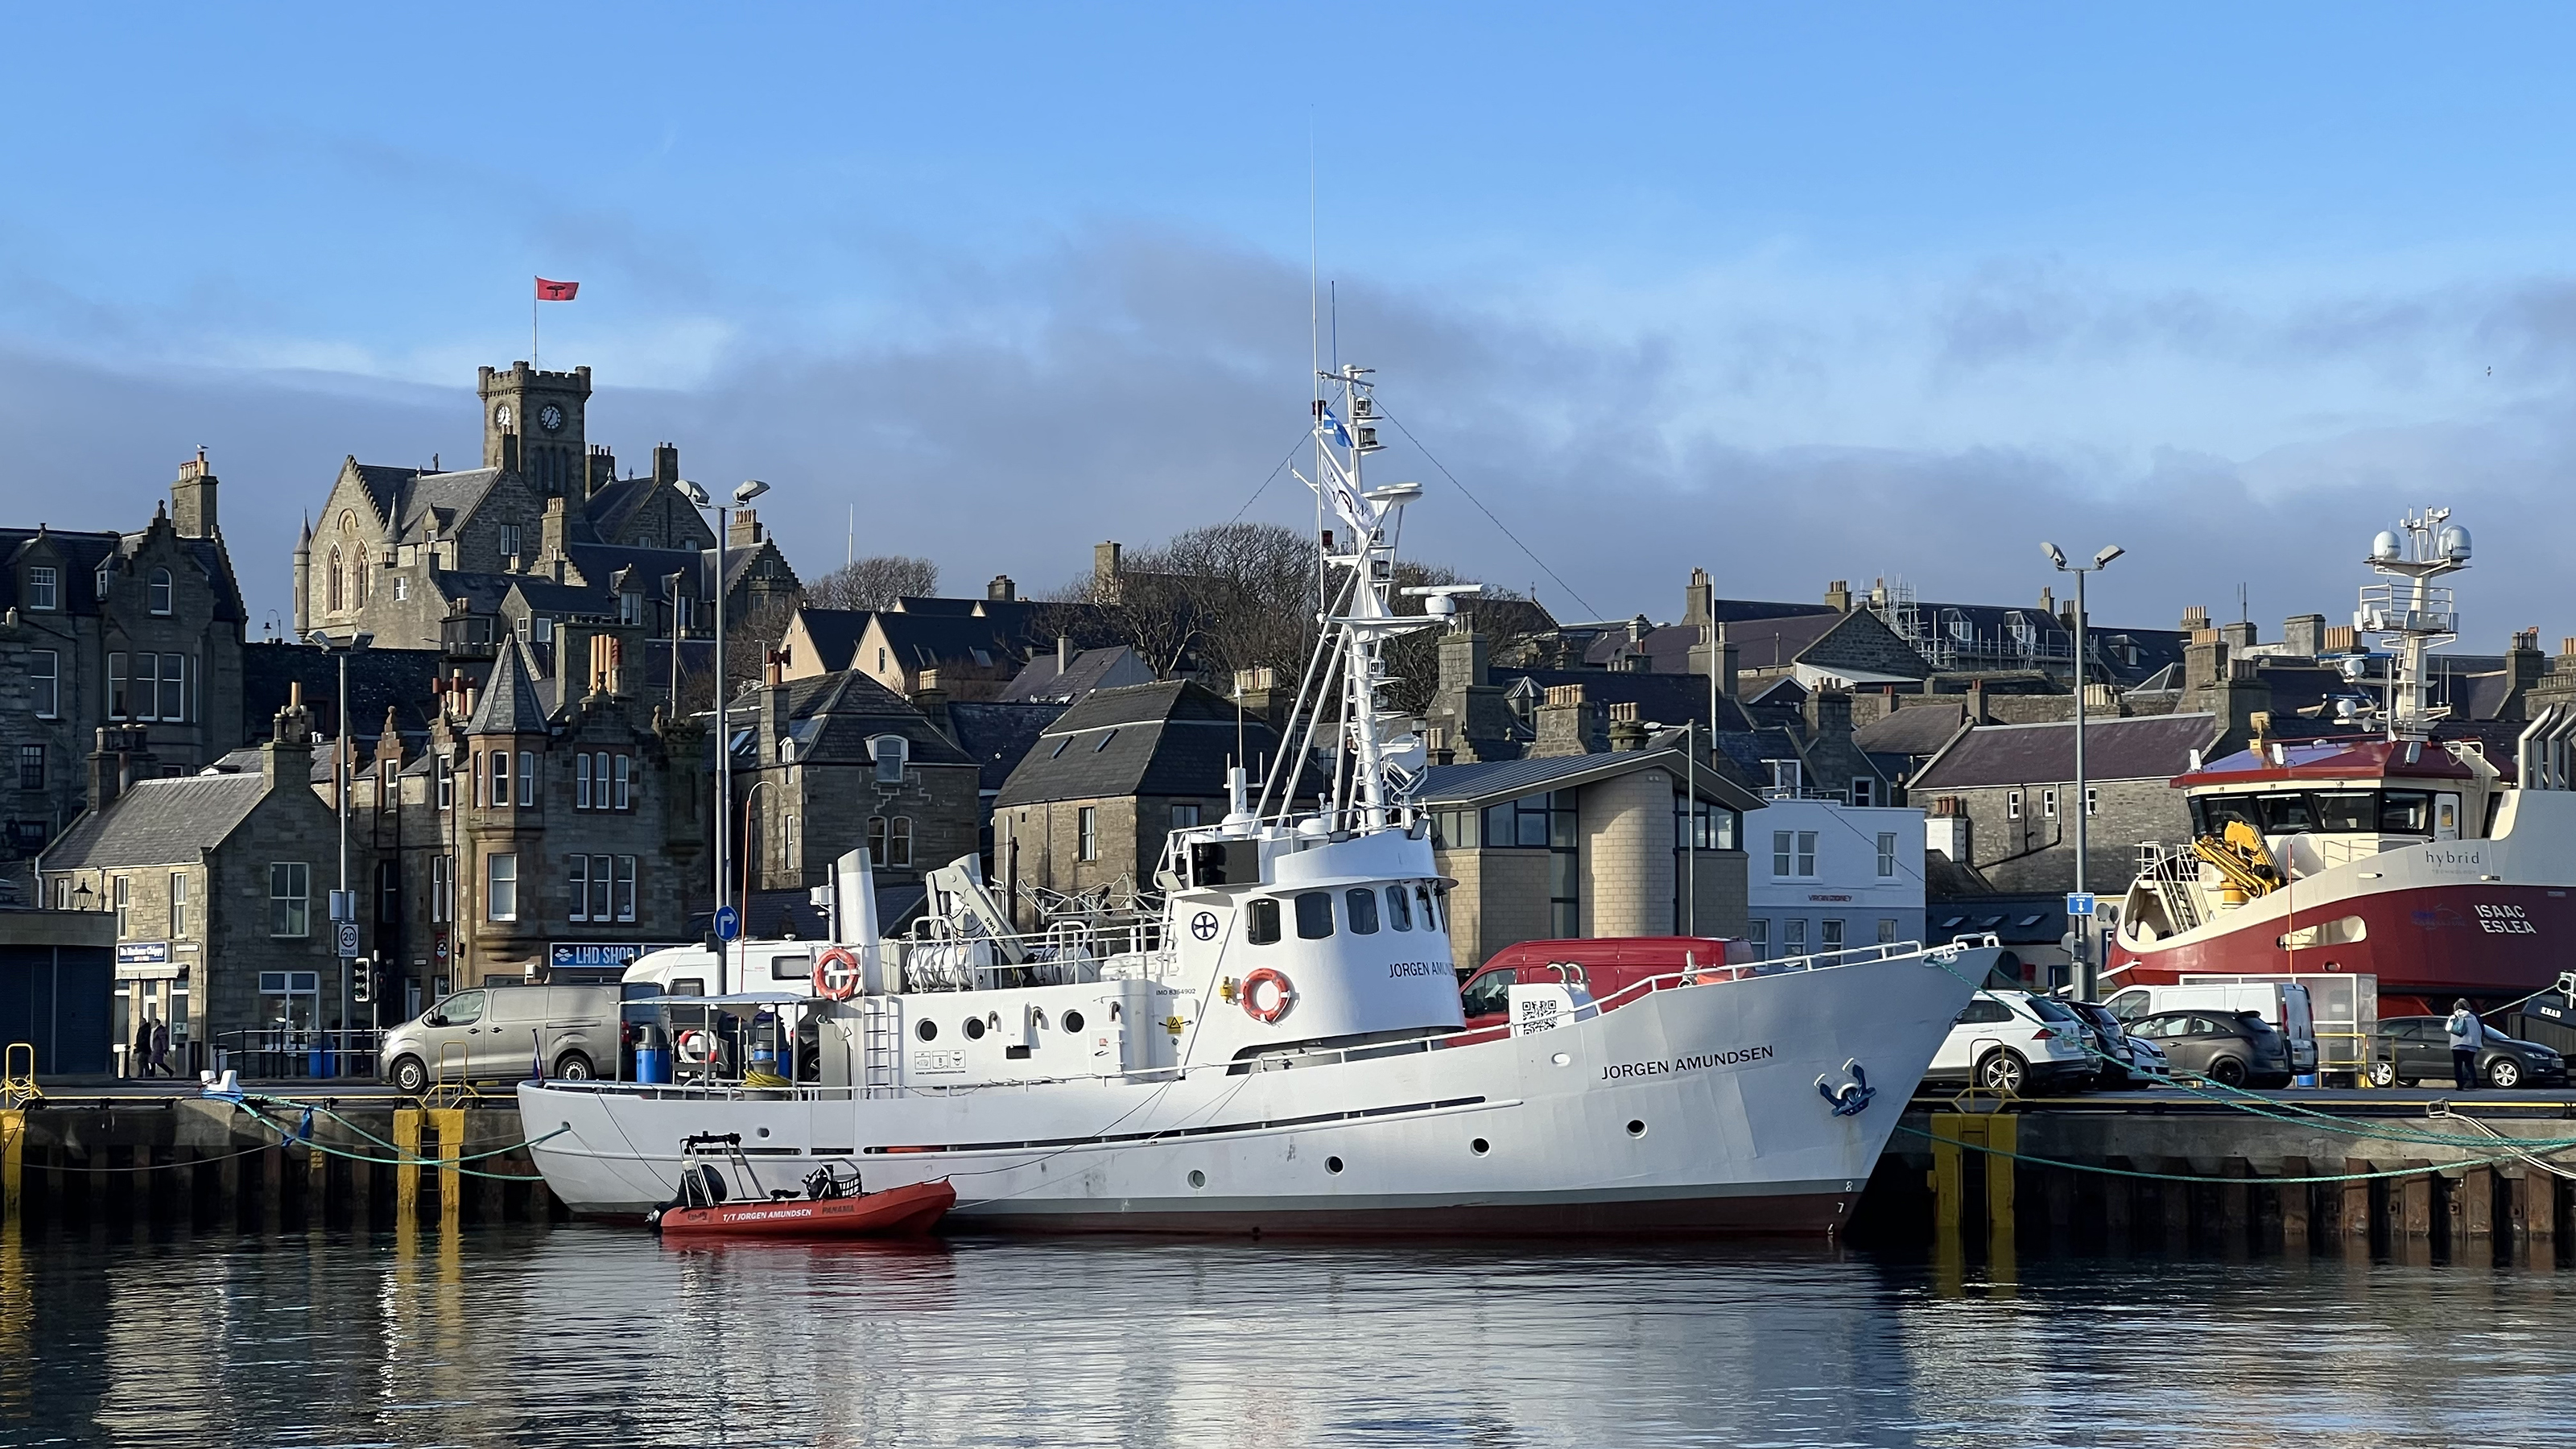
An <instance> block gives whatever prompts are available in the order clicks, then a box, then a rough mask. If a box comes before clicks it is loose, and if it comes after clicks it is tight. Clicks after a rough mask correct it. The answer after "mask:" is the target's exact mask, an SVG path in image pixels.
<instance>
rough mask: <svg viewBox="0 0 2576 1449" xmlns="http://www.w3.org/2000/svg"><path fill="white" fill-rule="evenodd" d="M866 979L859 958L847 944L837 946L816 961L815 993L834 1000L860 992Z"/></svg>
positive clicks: (847, 997)
mask: <svg viewBox="0 0 2576 1449" xmlns="http://www.w3.org/2000/svg"><path fill="white" fill-rule="evenodd" d="M864 980H865V976H864V974H863V973H862V972H861V971H860V969H859V958H858V957H857V956H855V955H853V954H851V952H850V948H849V947H847V946H835V947H833V948H832V949H831V950H829V951H826V952H824V953H823V954H822V955H821V956H819V957H817V958H815V961H814V994H815V995H816V996H827V997H830V998H831V999H832V1000H834V1001H847V1000H849V999H850V998H851V997H853V996H856V995H858V994H859V986H860V983H861V982H862V981H864Z"/></svg>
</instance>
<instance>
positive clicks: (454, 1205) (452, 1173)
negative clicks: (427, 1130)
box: [429, 1107, 465, 1228]
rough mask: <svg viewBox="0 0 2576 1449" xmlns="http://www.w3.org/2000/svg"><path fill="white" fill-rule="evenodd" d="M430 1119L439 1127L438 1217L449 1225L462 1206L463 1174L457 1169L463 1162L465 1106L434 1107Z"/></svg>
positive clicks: (454, 1222) (455, 1221)
mask: <svg viewBox="0 0 2576 1449" xmlns="http://www.w3.org/2000/svg"><path fill="white" fill-rule="evenodd" d="M429 1119H430V1121H431V1123H432V1124H433V1125H435V1126H436V1127H437V1128H438V1164H439V1165H438V1220H439V1222H440V1223H441V1224H442V1225H444V1226H447V1227H451V1228H452V1227H454V1226H456V1224H457V1221H458V1218H459V1216H460V1215H461V1214H462V1213H463V1212H464V1210H465V1174H464V1173H462V1172H460V1171H458V1170H457V1169H458V1168H460V1167H462V1166H463V1165H464V1164H463V1161H462V1159H463V1158H464V1156H465V1109H464V1108H462V1107H440V1108H435V1109H433V1110H432V1111H431V1112H430V1114H429Z"/></svg>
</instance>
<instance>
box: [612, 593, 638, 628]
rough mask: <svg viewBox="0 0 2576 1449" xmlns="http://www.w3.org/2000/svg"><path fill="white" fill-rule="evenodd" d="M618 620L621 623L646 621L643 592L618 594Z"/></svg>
mask: <svg viewBox="0 0 2576 1449" xmlns="http://www.w3.org/2000/svg"><path fill="white" fill-rule="evenodd" d="M617 622H618V623H620V624H641V623H643V622H644V596H643V595H642V594H619V595H618V596H617Z"/></svg>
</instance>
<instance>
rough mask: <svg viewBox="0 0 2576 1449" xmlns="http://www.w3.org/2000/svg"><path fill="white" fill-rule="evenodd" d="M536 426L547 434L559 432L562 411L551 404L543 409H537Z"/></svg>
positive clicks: (561, 425) (561, 422) (561, 424)
mask: <svg viewBox="0 0 2576 1449" xmlns="http://www.w3.org/2000/svg"><path fill="white" fill-rule="evenodd" d="M537 424H538V426H540V427H542V428H544V429H545V430H546V431H547V432H549V433H552V432H557V431H560V430H561V429H562V427H563V409H562V408H559V407H556V406H555V405H554V404H553V403H548V404H546V405H545V406H544V407H542V408H539V409H538V410H537Z"/></svg>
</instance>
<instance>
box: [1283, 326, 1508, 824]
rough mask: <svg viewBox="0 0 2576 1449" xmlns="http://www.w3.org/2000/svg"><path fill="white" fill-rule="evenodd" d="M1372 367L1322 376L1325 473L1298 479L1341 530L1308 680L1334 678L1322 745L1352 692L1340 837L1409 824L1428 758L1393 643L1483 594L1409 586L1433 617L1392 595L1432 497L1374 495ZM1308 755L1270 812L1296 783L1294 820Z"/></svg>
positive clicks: (1340, 783) (1396, 487) (1328, 688)
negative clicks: (1409, 509)
mask: <svg viewBox="0 0 2576 1449" xmlns="http://www.w3.org/2000/svg"><path fill="white" fill-rule="evenodd" d="M1369 372H1370V369H1368V368H1365V367H1356V366H1344V367H1337V368H1335V369H1334V370H1332V371H1330V372H1323V373H1318V374H1317V376H1318V377H1319V378H1321V379H1322V381H1323V384H1324V392H1323V396H1321V397H1318V398H1316V399H1315V401H1314V404H1313V407H1314V433H1315V465H1314V474H1313V476H1311V477H1309V476H1308V475H1307V474H1306V473H1305V472H1303V471H1299V472H1298V473H1297V478H1298V481H1300V482H1302V483H1304V484H1305V485H1306V486H1307V487H1308V488H1311V489H1313V490H1314V492H1315V496H1316V497H1317V498H1318V499H1320V500H1321V501H1322V502H1323V504H1324V506H1325V507H1326V508H1329V509H1330V510H1331V511H1332V514H1333V516H1334V517H1335V518H1337V519H1338V520H1340V523H1341V527H1339V528H1336V529H1334V530H1333V531H1332V532H1331V533H1329V534H1326V535H1325V536H1324V540H1321V541H1319V542H1320V545H1321V547H1322V550H1323V563H1324V570H1325V580H1326V584H1325V587H1324V589H1323V591H1322V592H1323V596H1324V597H1323V599H1322V600H1321V601H1319V602H1321V603H1322V604H1323V608H1322V611H1321V612H1320V613H1319V614H1318V616H1317V619H1318V622H1319V623H1320V624H1321V625H1322V632H1321V635H1320V637H1319V638H1318V640H1317V643H1316V661H1315V664H1310V665H1309V666H1308V673H1309V676H1310V677H1313V676H1314V675H1315V673H1316V666H1317V665H1320V666H1321V667H1322V677H1321V678H1320V679H1319V680H1318V686H1319V687H1318V689H1317V692H1316V697H1315V698H1314V700H1313V711H1312V714H1311V715H1310V716H1309V717H1308V719H1307V720H1306V722H1305V724H1306V728H1305V730H1304V737H1305V741H1306V742H1307V745H1308V746H1309V747H1311V745H1312V743H1313V741H1314V737H1315V734H1316V727H1317V725H1318V724H1320V723H1321V720H1322V716H1323V714H1324V712H1325V710H1326V708H1327V707H1328V706H1327V701H1328V699H1329V698H1330V697H1331V696H1332V695H1338V696H1339V697H1340V721H1339V734H1340V736H1341V738H1340V744H1341V747H1342V751H1341V752H1342V757H1343V758H1342V761H1341V763H1340V764H1339V765H1338V766H1337V767H1336V769H1335V770H1334V772H1333V785H1332V793H1331V795H1330V797H1329V798H1328V799H1327V800H1326V801H1325V806H1324V813H1323V816H1322V817H1321V818H1322V821H1323V823H1324V825H1325V827H1326V828H1328V829H1332V830H1351V831H1371V830H1382V829H1384V828H1386V827H1387V826H1388V825H1390V824H1406V823H1409V821H1408V820H1406V819H1404V818H1402V817H1404V815H1405V811H1406V802H1407V801H1408V799H1409V798H1410V796H1411V795H1412V793H1413V789H1414V786H1415V785H1416V784H1417V783H1418V782H1419V781H1420V779H1421V770H1422V767H1423V765H1424V764H1425V763H1426V762H1427V758H1428V752H1427V750H1426V748H1425V746H1424V743H1423V739H1422V736H1421V735H1420V734H1419V733H1417V732H1416V731H1415V729H1414V726H1413V720H1412V718H1411V717H1410V716H1409V715H1406V714H1405V713H1403V712H1402V711H1398V710H1391V709H1389V708H1388V707H1387V703H1386V697H1385V696H1386V688H1387V686H1388V685H1389V684H1390V683H1392V682H1393V681H1392V680H1391V679H1390V678H1389V676H1388V674H1387V672H1386V641H1388V640H1389V639H1392V638H1394V637H1396V636H1397V635H1399V634H1410V633H1413V632H1415V631H1416V630H1420V629H1427V628H1430V627H1432V626H1433V625H1434V624H1436V623H1438V622H1440V620H1441V619H1443V618H1445V617H1449V616H1452V615H1454V614H1455V613H1456V612H1457V605H1456V603H1455V596H1457V595H1460V594H1472V593H1474V592H1475V591H1476V590H1477V589H1478V588H1479V587H1481V586H1480V585H1450V586H1445V587H1442V588H1438V589H1413V590H1407V591H1406V592H1407V593H1416V594H1423V595H1426V596H1428V597H1427V598H1426V607H1425V611H1424V612H1423V613H1421V614H1411V615H1404V614H1398V613H1396V611H1395V608H1394V601H1393V598H1392V597H1391V596H1392V594H1393V593H1394V590H1395V539H1396V534H1397V531H1398V528H1399V526H1400V524H1401V522H1402V516H1403V512H1404V505H1406V504H1407V503H1410V502H1412V501H1413V500H1414V499H1416V498H1419V497H1421V496H1422V485H1421V484H1419V483H1389V484H1385V485H1383V486H1380V487H1377V488H1370V487H1368V486H1367V485H1366V483H1365V482H1364V481H1363V479H1362V474H1363V471H1364V469H1365V460H1366V459H1367V457H1368V455H1369V454H1371V453H1374V452H1376V451H1378V450H1379V449H1380V448H1381V447H1383V446H1384V445H1383V444H1381V443H1380V442H1378V440H1377V424H1378V413H1377V403H1376V400H1375V399H1374V397H1372V395H1371V393H1372V390H1373V388H1374V386H1375V385H1374V384H1373V383H1371V382H1370V380H1369ZM1336 604H1338V605H1339V609H1338V612H1336V609H1335V605H1336ZM1336 675H1338V678H1336ZM1336 685H1338V688H1336V687H1335V686H1336ZM1302 693H1303V692H1302V691H1301V694H1302ZM1298 703H1299V706H1300V708H1301V709H1303V708H1304V707H1305V706H1306V705H1307V701H1306V700H1305V699H1304V698H1300V700H1299V701H1298ZM1297 723H1298V722H1297V721H1296V720H1295V719H1293V718H1292V719H1291V720H1290V722H1289V729H1288V731H1287V732H1288V733H1290V734H1295V733H1297V730H1296V726H1297ZM1304 754H1305V751H1304V750H1303V749H1301V750H1300V751H1299V753H1298V754H1297V755H1295V756H1290V757H1288V758H1285V759H1283V760H1282V761H1281V762H1280V765H1279V767H1278V768H1276V769H1274V770H1273V771H1272V772H1271V774H1272V779H1271V780H1270V781H1267V782H1265V783H1264V787H1263V792H1262V793H1263V803H1264V804H1265V805H1267V804H1268V803H1269V799H1270V794H1271V790H1272V789H1273V788H1274V787H1277V786H1279V785H1280V784H1281V782H1283V781H1284V782H1286V783H1285V788H1284V789H1281V791H1280V795H1279V801H1280V810H1281V812H1282V814H1283V815H1284V814H1285V813H1286V812H1287V810H1288V808H1289V802H1290V800H1291V799H1292V797H1293V795H1294V792H1295V788H1296V786H1295V781H1296V777H1297V774H1298V771H1297V768H1296V761H1297V760H1298V759H1301V758H1303V757H1304ZM1345 772H1347V773H1345Z"/></svg>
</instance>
